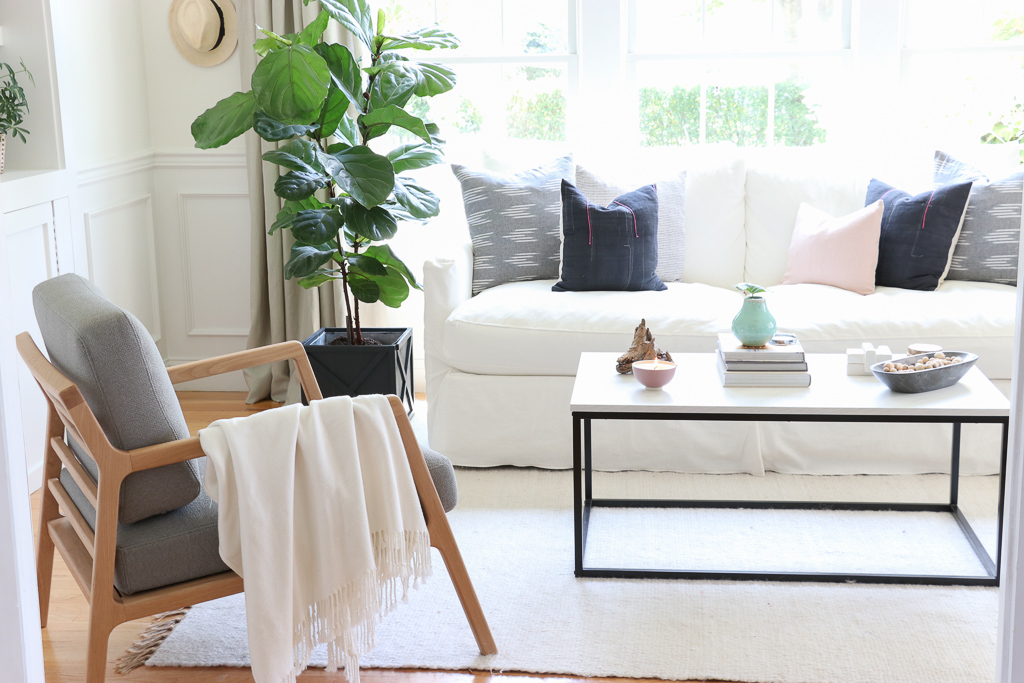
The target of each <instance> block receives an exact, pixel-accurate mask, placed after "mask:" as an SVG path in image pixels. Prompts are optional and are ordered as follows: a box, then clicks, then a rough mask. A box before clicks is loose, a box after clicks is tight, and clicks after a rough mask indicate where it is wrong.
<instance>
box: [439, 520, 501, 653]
mask: <svg viewBox="0 0 1024 683" xmlns="http://www.w3.org/2000/svg"><path fill="white" fill-rule="evenodd" d="M431 522H432V523H429V524H427V529H428V530H429V531H430V544H431V545H432V546H434V547H435V548H437V550H438V552H440V553H441V558H442V559H444V564H445V566H446V567H447V568H448V576H449V577H450V578H451V580H452V584H454V586H455V593H456V594H457V595H458V596H459V602H461V603H462V611H463V612H465V613H466V619H468V620H469V627H470V628H471V629H472V630H473V637H474V638H476V644H477V647H478V648H480V654H482V655H493V654H497V652H498V646H497V645H495V643H494V636H492V635H491V627H490V626H488V625H487V617H486V616H484V610H483V608H482V607H481V606H480V600H479V598H477V596H476V589H475V588H473V582H472V581H471V580H470V578H469V572H468V571H466V564H465V562H463V561H462V553H460V552H459V546H458V545H456V544H455V537H454V536H453V535H452V530H451V527H450V526H448V520H447V519H445V518H443V517H442V518H440V520H438V519H434V520H431ZM438 522H440V523H438Z"/></svg>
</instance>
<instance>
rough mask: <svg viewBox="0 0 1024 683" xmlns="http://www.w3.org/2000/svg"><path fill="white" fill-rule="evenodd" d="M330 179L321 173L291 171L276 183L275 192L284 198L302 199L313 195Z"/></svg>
mask: <svg viewBox="0 0 1024 683" xmlns="http://www.w3.org/2000/svg"><path fill="white" fill-rule="evenodd" d="M327 183H328V179H327V177H326V176H324V175H321V174H320V173H306V172H303V171H291V172H290V173H286V174H284V175H283V176H281V177H280V178H278V179H277V181H276V182H275V183H274V194H276V195H277V196H278V197H283V198H284V199H290V200H292V201H300V200H303V199H307V198H308V197H311V196H313V193H314V192H316V191H317V190H319V189H320V188H321V187H324V186H325V185H327Z"/></svg>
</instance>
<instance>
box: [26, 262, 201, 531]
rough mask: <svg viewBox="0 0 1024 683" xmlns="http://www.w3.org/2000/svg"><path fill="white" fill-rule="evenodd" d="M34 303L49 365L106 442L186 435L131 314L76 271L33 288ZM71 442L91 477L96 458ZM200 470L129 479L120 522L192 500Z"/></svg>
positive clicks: (177, 468)
mask: <svg viewBox="0 0 1024 683" xmlns="http://www.w3.org/2000/svg"><path fill="white" fill-rule="evenodd" d="M32 302H33V305H34V307H35V313H36V320H37V321H38V323H39V330H40V332H41V333H42V335H43V343H44V344H45V346H46V351H47V354H48V355H49V357H50V362H51V363H53V365H54V367H56V368H57V369H58V370H60V371H61V372H62V373H63V374H64V376H66V377H67V378H68V379H69V380H71V381H72V382H74V383H75V384H76V385H78V388H79V390H80V391H81V392H82V396H83V397H84V398H85V401H86V403H88V404H89V408H90V409H91V410H92V412H93V413H94V414H95V415H96V419H97V421H99V424H100V427H102V428H103V432H104V433H105V434H106V436H107V440H109V441H110V443H111V445H113V446H114V447H115V448H118V449H121V450H134V449H136V448H142V447H144V446H152V445H154V444H158V443H164V442H167V441H174V440H176V439H183V438H187V437H188V435H189V432H188V426H187V425H186V424H185V416H184V415H183V414H182V412H181V406H180V404H179V403H178V399H177V396H175V394H174V387H173V386H172V385H171V380H170V378H169V377H168V376H167V370H166V368H165V367H164V363H163V360H162V359H161V357H160V352H159V351H158V350H157V348H156V344H155V343H153V338H152V337H150V336H149V332H147V331H146V328H145V327H144V326H143V325H142V323H141V322H139V320H138V319H137V318H136V317H135V316H133V315H132V314H131V313H128V312H127V311H124V310H122V309H120V308H118V307H117V306H115V305H114V304H113V303H111V302H110V301H109V300H108V299H107V298H106V297H105V296H103V293H102V292H100V290H99V289H97V288H96V286H95V285H93V284H92V283H91V282H89V281H88V280H85V279H83V278H82V277H80V276H78V275H75V274H74V273H68V274H66V275H60V276H58V277H55V278H53V279H50V280H46V281H44V282H41V283H40V284H38V285H36V287H35V289H34V290H33V291H32ZM69 445H70V446H71V448H72V450H73V451H75V454H76V455H77V456H78V459H79V460H80V461H81V462H82V465H83V466H84V467H85V468H86V470H88V472H89V474H91V475H92V477H93V479H95V478H96V477H97V467H96V463H95V461H93V459H92V458H90V457H89V455H88V454H87V453H85V451H84V450H83V449H82V448H81V447H80V446H79V445H78V444H76V443H74V441H71V440H69ZM200 467H201V463H200V462H199V461H198V460H189V461H188V462H183V463H175V464H173V465H165V466H163V467H158V468H155V469H151V470H144V471H141V472H134V473H132V474H129V475H128V477H127V478H126V479H125V480H124V483H123V484H122V486H121V499H120V509H119V521H120V522H121V523H123V524H131V523H133V522H137V521H139V520H143V519H146V518H147V517H152V516H153V515H158V514H161V513H164V512H169V511H171V510H176V509H178V508H180V507H182V506H184V505H187V504H189V503H191V502H192V501H193V500H195V498H196V496H198V495H199V492H200V489H201V471H200Z"/></svg>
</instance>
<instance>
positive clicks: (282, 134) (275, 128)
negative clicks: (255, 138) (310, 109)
mask: <svg viewBox="0 0 1024 683" xmlns="http://www.w3.org/2000/svg"><path fill="white" fill-rule="evenodd" d="M252 128H253V130H255V131H256V134H257V135H259V136H260V137H261V138H263V139H264V140H268V141H270V142H277V141H279V140H289V139H291V138H294V137H296V136H297V135H308V134H309V133H310V132H312V131H314V130H316V126H304V125H297V126H292V125H288V124H285V123H281V122H280V121H277V120H275V119H272V118H270V117H269V116H267V115H266V114H264V113H263V112H261V111H257V112H256V113H255V114H253V117H252Z"/></svg>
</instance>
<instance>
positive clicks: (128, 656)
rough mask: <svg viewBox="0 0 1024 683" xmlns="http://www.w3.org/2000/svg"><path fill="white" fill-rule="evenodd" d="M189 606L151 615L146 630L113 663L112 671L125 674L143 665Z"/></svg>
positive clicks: (179, 620)
mask: <svg viewBox="0 0 1024 683" xmlns="http://www.w3.org/2000/svg"><path fill="white" fill-rule="evenodd" d="M190 609H192V608H191V607H182V608H181V609H176V610H171V611H170V612H164V613H163V614H158V615H156V616H155V617H153V621H152V622H151V623H150V624H149V626H147V627H146V630H145V631H143V632H142V633H140V634H139V637H138V639H137V640H136V641H135V642H134V643H132V645H131V647H129V648H128V649H127V650H125V651H124V654H122V655H121V656H120V657H118V659H117V662H115V664H114V673H117V674H122V675H123V674H126V673H128V672H130V671H134V670H135V669H138V668H139V667H140V666H142V665H144V664H145V663H146V662H147V661H149V658H150V657H152V656H153V655H154V654H155V653H156V651H157V650H158V649H159V648H160V646H161V645H163V643H164V641H165V640H167V636H169V635H171V631H173V630H174V627H175V626H177V625H178V624H180V623H181V620H182V619H184V618H185V615H186V614H188V611H189V610H190Z"/></svg>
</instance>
